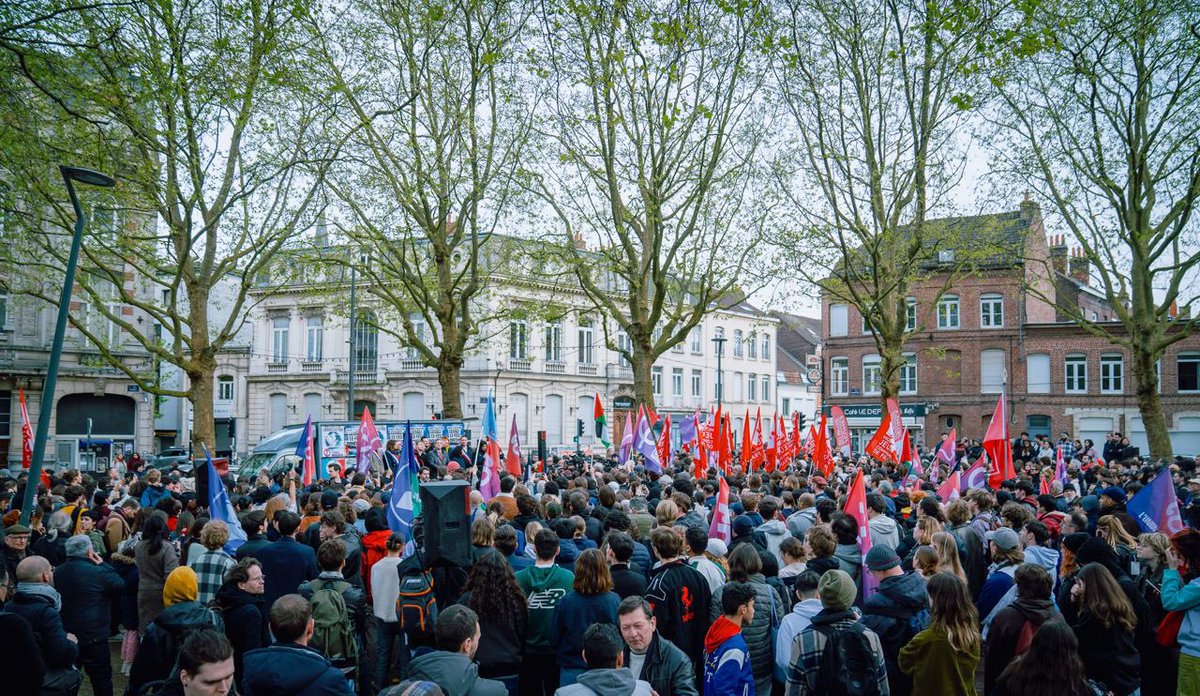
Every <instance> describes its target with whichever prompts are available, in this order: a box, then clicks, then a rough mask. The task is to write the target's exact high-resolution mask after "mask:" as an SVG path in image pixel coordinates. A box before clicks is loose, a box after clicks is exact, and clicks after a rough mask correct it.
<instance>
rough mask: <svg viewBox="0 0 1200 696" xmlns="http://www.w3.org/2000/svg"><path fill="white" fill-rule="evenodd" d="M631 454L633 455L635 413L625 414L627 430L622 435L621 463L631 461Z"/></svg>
mask: <svg viewBox="0 0 1200 696" xmlns="http://www.w3.org/2000/svg"><path fill="white" fill-rule="evenodd" d="M631 454H633V411H629V412H627V413H626V414H625V430H624V432H622V433H621V454H620V459H621V463H622V464H624V463H625V462H627V461H629V455H631Z"/></svg>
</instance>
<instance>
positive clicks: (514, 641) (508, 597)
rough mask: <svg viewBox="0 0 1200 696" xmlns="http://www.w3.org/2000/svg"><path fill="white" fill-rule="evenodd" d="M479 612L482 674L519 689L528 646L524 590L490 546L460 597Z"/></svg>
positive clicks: (478, 655) (477, 655)
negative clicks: (518, 685)
mask: <svg viewBox="0 0 1200 696" xmlns="http://www.w3.org/2000/svg"><path fill="white" fill-rule="evenodd" d="M458 603H459V604H462V605H464V606H466V607H469V608H470V609H471V610H472V611H474V612H475V613H476V614H478V615H479V633H480V638H479V649H478V650H477V651H476V653H475V658H476V660H477V661H478V662H479V676H481V677H484V678H487V679H495V680H497V681H499V682H503V683H504V685H505V686H506V687H507V688H508V693H509V694H516V693H517V682H518V677H519V674H520V671H521V658H522V656H523V653H524V650H525V618H526V616H527V615H528V613H529V608H528V605H527V604H526V601H525V594H524V593H523V592H521V587H520V586H519V585H517V578H516V576H515V575H513V572H512V568H509V566H508V562H507V561H505V560H504V556H502V555H500V552H499V551H497V550H495V549H491V550H489V551H487V552H486V553H484V554H483V555H481V556H480V557H479V559H478V560H476V561H475V564H474V565H473V566H471V575H470V577H468V578H467V587H466V591H465V592H464V593H463V595H462V597H460V598H459V600H458Z"/></svg>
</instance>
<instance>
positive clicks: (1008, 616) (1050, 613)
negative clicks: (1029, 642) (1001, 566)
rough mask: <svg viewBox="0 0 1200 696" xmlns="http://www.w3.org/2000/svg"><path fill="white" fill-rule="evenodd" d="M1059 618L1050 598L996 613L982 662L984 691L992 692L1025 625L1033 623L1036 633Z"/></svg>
mask: <svg viewBox="0 0 1200 696" xmlns="http://www.w3.org/2000/svg"><path fill="white" fill-rule="evenodd" d="M1055 617H1058V618H1059V619H1060V620H1061V618H1062V617H1061V616H1059V614H1058V609H1057V608H1055V606H1054V602H1052V601H1050V600H1049V599H1021V598H1018V599H1017V601H1015V602H1013V603H1012V604H1010V605H1008V606H1007V607H1004V608H1003V609H1001V610H1000V611H998V612H996V618H994V619H992V624H991V628H989V629H988V638H987V645H988V649H987V655H986V656H985V659H984V662H983V692H984V693H991V690H992V687H993V686H995V684H996V680H997V679H999V678H1000V674H1001V673H1002V672H1004V668H1005V667H1007V666H1008V663H1009V662H1011V661H1012V659H1013V657H1015V656H1016V652H1017V641H1018V640H1019V639H1020V637H1021V630H1022V629H1024V628H1025V622H1026V621H1028V622H1030V623H1032V624H1033V627H1034V630H1035V631H1036V630H1037V628H1038V627H1039V626H1041V625H1042V624H1044V623H1046V622H1047V621H1049V620H1051V619H1054V618H1055Z"/></svg>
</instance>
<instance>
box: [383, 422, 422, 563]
mask: <svg viewBox="0 0 1200 696" xmlns="http://www.w3.org/2000/svg"><path fill="white" fill-rule="evenodd" d="M419 470H420V465H419V464H418V463H417V453H416V450H415V449H414V448H413V438H412V423H411V422H410V423H408V424H406V425H405V427H404V444H403V445H401V447H400V463H399V465H398V466H397V467H396V476H395V478H394V479H392V495H391V497H390V498H389V499H388V506H387V521H388V529H391V530H392V531H393V532H396V533H398V534H401V535H403V536H404V541H405V542H406V543H405V545H404V556H405V557H408V556H409V555H411V554H412V552H413V544H412V543H411V542H412V538H413V530H412V528H413V521H414V520H415V519H416V516H417V504H416V503H415V502H414V501H415V499H416V496H417V472H418V471H419Z"/></svg>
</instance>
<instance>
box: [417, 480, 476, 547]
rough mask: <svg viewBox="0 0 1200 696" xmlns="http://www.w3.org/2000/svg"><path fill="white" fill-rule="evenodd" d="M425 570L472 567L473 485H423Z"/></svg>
mask: <svg viewBox="0 0 1200 696" xmlns="http://www.w3.org/2000/svg"><path fill="white" fill-rule="evenodd" d="M421 517H422V518H423V519H422V522H423V523H424V525H423V526H424V528H425V549H424V552H423V553H424V559H423V560H424V563H425V567H427V568H429V567H433V566H447V565H449V566H457V567H459V568H468V567H470V565H471V486H470V484H468V483H467V482H466V481H435V482H433V483H423V484H421Z"/></svg>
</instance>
